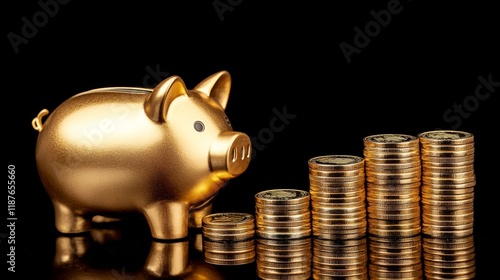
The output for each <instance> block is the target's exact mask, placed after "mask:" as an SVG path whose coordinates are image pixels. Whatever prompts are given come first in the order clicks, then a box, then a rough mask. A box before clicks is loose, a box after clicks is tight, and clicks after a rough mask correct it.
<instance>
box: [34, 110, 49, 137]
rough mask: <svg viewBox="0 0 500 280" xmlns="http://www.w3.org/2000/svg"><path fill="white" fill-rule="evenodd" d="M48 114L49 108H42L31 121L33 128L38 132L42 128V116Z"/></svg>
mask: <svg viewBox="0 0 500 280" xmlns="http://www.w3.org/2000/svg"><path fill="white" fill-rule="evenodd" d="M48 114H49V110H47V109H43V110H42V111H40V113H38V115H37V116H36V117H35V118H34V119H33V120H32V121H31V126H33V128H34V129H35V130H36V131H38V132H40V131H42V128H43V123H42V118H43V117H45V116H46V115H48Z"/></svg>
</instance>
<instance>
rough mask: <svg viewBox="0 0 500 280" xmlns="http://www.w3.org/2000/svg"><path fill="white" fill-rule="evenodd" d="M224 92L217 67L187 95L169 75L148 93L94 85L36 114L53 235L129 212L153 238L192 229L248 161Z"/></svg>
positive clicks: (246, 143)
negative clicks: (137, 216) (136, 215)
mask: <svg viewBox="0 0 500 280" xmlns="http://www.w3.org/2000/svg"><path fill="white" fill-rule="evenodd" d="M230 87H231V77H230V75H229V73H228V72H226V71H221V72H218V73H215V74H213V75H211V76H209V77H207V78H206V79H204V80H203V81H201V82H200V83H199V84H198V85H196V86H195V87H194V88H193V89H191V90H188V89H187V88H186V85H185V83H184V82H183V80H182V79H181V78H180V77H178V76H171V77H169V78H167V79H165V80H163V81H162V82H161V83H160V84H158V85H157V86H156V87H155V88H154V89H147V88H132V87H113V88H99V89H94V90H90V91H86V92H82V93H80V94H77V95H75V96H73V97H71V98H69V99H67V100H66V101H64V102H63V103H62V104H60V105H59V106H58V107H57V108H56V109H55V110H53V112H51V113H50V114H49V112H48V110H46V109H44V110H42V111H41V112H40V113H39V114H38V116H37V117H35V118H34V119H33V121H32V126H33V128H34V129H36V130H37V131H38V132H39V134H38V139H37V142H36V164H37V169H38V173H39V176H40V179H41V182H42V184H43V185H44V187H45V190H46V191H47V194H48V195H49V197H50V199H51V201H52V204H53V207H54V215H55V227H56V229H57V230H58V231H59V232H62V233H79V232H84V231H88V230H89V229H90V227H91V222H92V219H94V218H96V217H100V218H101V219H105V217H108V218H113V219H114V218H122V217H123V216H124V215H126V214H127V213H130V212H135V213H140V214H141V215H143V216H144V217H145V218H146V220H147V222H148V224H149V228H150V231H151V235H152V237H154V238H157V239H168V240H171V239H179V238H184V237H186V236H187V234H188V229H189V228H190V227H201V219H202V218H203V216H205V215H206V214H208V213H210V212H211V207H212V199H213V198H214V197H215V196H216V194H217V193H218V192H219V191H220V189H221V188H223V187H224V186H225V185H226V184H227V182H228V181H229V180H230V179H232V178H235V177H237V176H239V175H241V174H242V173H243V172H244V171H245V170H246V169H247V167H248V164H249V162H250V156H251V142H250V139H249V137H248V136H247V135H246V134H244V133H241V132H236V131H233V129H232V126H231V123H230V121H229V119H228V117H227V116H226V114H225V108H226V105H227V102H228V98H229V92H230ZM46 115H48V116H47V118H46V119H45V120H43V118H44V117H45V116H46Z"/></svg>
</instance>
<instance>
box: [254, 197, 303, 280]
mask: <svg viewBox="0 0 500 280" xmlns="http://www.w3.org/2000/svg"><path fill="white" fill-rule="evenodd" d="M255 217H256V236H257V238H256V244H257V248H256V249H257V250H256V251H257V257H256V263H257V275H258V276H259V277H260V278H261V279H309V278H310V276H311V258H312V252H311V210H310V194H309V192H307V191H304V190H296V189H271V190H265V191H261V192H259V193H257V194H256V195H255Z"/></svg>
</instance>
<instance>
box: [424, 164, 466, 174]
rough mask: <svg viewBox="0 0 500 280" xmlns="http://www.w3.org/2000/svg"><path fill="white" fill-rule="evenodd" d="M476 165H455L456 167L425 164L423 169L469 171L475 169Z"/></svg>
mask: <svg viewBox="0 0 500 280" xmlns="http://www.w3.org/2000/svg"><path fill="white" fill-rule="evenodd" d="M473 170H474V165H473V164H469V165H464V166H455V167H436V166H425V165H424V166H423V167H422V171H423V172H424V173H427V172H429V173H431V174H432V173H457V172H467V171H473Z"/></svg>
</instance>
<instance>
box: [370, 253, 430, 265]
mask: <svg viewBox="0 0 500 280" xmlns="http://www.w3.org/2000/svg"><path fill="white" fill-rule="evenodd" d="M369 260H370V263H372V264H376V265H381V266H412V265H421V264H422V260H421V259H420V258H392V257H388V256H384V255H383V254H370V257H369Z"/></svg>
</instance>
